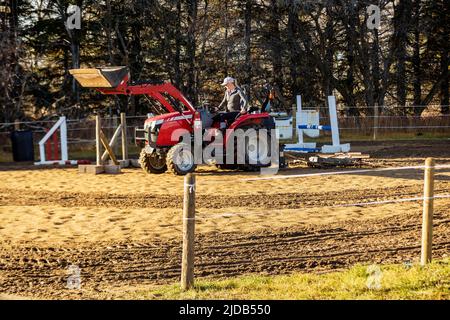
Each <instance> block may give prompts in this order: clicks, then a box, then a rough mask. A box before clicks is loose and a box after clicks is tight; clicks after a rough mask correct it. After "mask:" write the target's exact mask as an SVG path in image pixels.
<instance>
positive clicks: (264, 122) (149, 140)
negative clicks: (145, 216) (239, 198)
mask: <svg viewBox="0 0 450 320" xmlns="http://www.w3.org/2000/svg"><path fill="white" fill-rule="evenodd" d="M70 73H71V74H72V75H73V76H74V77H75V79H76V80H77V81H78V82H79V83H80V85H81V86H83V87H91V88H95V89H96V90H97V91H99V92H101V93H103V94H113V95H118V94H122V95H144V96H146V98H147V99H148V102H149V103H150V104H151V105H152V106H153V108H152V109H153V110H154V111H155V112H154V113H157V115H152V116H151V117H149V118H148V119H147V120H146V121H145V123H144V128H143V129H135V140H136V143H137V144H138V145H140V146H141V147H142V151H141V154H140V158H139V162H140V164H141V167H142V168H143V169H144V170H145V171H146V172H147V173H156V174H159V173H163V172H166V171H167V170H169V171H172V172H173V173H175V174H178V175H184V174H187V173H189V172H192V171H194V170H195V168H196V162H195V161H194V152H193V150H195V146H192V147H191V148H186V142H184V141H182V140H181V137H180V135H178V134H177V132H184V133H188V134H189V135H191V136H192V137H193V136H194V132H195V131H196V130H200V129H201V133H202V136H203V137H207V138H206V139H202V141H201V147H202V149H203V148H206V147H208V146H209V147H210V148H211V147H214V148H215V149H214V150H220V152H219V153H221V154H214V152H213V156H214V160H212V161H211V159H203V160H202V162H203V163H206V164H215V165H217V166H218V167H220V168H225V169H226V168H228V169H244V170H255V169H257V168H260V167H264V166H270V165H271V163H270V162H269V163H268V161H267V159H268V157H269V153H270V150H269V152H267V149H270V145H271V141H270V132H271V129H275V122H274V119H273V118H272V117H271V116H270V115H269V113H267V112H264V110H255V109H253V110H250V111H251V112H249V113H246V114H239V115H237V116H236V118H235V119H234V121H232V122H231V121H228V122H227V121H222V120H221V119H222V118H221V117H220V116H219V117H218V116H213V115H212V114H211V113H210V112H209V111H208V110H207V109H205V108H197V109H196V108H194V106H193V105H192V104H191V103H190V102H189V101H188V100H187V99H186V97H185V96H184V95H183V94H182V93H181V92H180V91H179V90H178V89H177V88H175V87H174V86H173V85H172V84H171V83H169V82H143V83H142V82H141V83H130V84H128V81H129V78H130V76H129V70H128V68H127V67H108V68H96V69H73V70H70ZM180 129H181V130H180ZM236 129H242V130H243V131H244V132H245V131H246V130H249V129H253V130H255V131H256V132H258V130H260V129H266V130H267V132H268V134H267V135H261V134H256V135H251V136H249V137H247V138H246V139H245V147H244V148H243V149H244V152H245V155H244V157H243V159H244V163H242V162H239V163H240V164H236V161H235V160H236V155H234V156H233V157H232V158H233V160H234V161H232V163H226V161H225V158H226V157H225V155H226V153H227V152H228V150H227V149H228V147H227V146H230V145H232V146H233V152H234V153H236V150H237V148H235V142H232V141H231V139H234V136H233V135H232V133H233V132H234V131H235V130H236ZM218 134H222V137H223V139H215V137H217V135H218ZM262 140H264V141H262ZM190 141H192V142H191V143H192V144H193V141H194V139H190ZM218 144H220V145H218ZM261 145H264V146H265V147H266V150H265V152H264V154H263V152H259V150H260V148H261ZM217 158H221V159H223V161H216V160H217Z"/></svg>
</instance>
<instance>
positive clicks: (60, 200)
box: [0, 141, 450, 298]
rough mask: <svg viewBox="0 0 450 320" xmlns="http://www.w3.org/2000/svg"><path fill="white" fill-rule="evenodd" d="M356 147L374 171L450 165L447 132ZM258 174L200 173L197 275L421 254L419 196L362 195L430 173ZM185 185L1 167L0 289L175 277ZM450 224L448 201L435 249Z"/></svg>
mask: <svg viewBox="0 0 450 320" xmlns="http://www.w3.org/2000/svg"><path fill="white" fill-rule="evenodd" d="M358 147H359V149H360V150H361V151H364V152H368V153H370V154H371V156H372V157H373V159H370V160H368V161H366V163H365V164H364V165H363V167H364V168H371V167H386V166H405V165H421V164H423V159H424V157H426V156H434V157H436V158H437V161H438V164H450V142H449V141H442V142H433V143H432V142H425V143H405V144H396V145H394V144H392V143H385V144H376V145H372V144H366V145H359V146H357V148H358ZM356 151H357V150H356ZM339 170H342V169H339ZM350 170H357V169H350ZM317 172H330V171H329V170H327V171H325V170H317V169H308V168H302V167H296V168H290V169H287V170H284V171H283V172H281V174H282V175H292V174H303V173H317ZM254 177H258V175H257V174H254V173H244V172H231V171H219V170H216V169H211V168H210V167H203V168H200V170H199V171H198V175H197V218H198V219H197V222H196V232H197V236H198V241H197V253H198V254H197V258H196V259H197V261H196V264H197V267H196V273H197V275H198V276H232V275H237V274H246V273H274V274H275V273H276V274H278V273H286V272H290V271H294V270H296V271H326V270H330V269H336V268H345V267H346V266H349V265H351V264H354V263H357V262H363V263H369V262H375V263H384V262H395V261H396V262H398V261H406V260H415V259H417V257H418V252H419V250H420V223H421V202H420V201H411V202H400V203H381V204H374V205H368V206H365V205H354V204H358V203H367V202H374V201H375V202H376V201H389V200H393V199H402V198H414V197H420V196H421V195H422V192H423V186H422V185H423V181H422V179H423V171H421V170H402V171H384V172H371V173H364V174H358V173H354V174H345V175H334V176H319V177H300V178H290V179H280V180H259V181H249V180H247V179H248V178H254ZM182 189H183V178H182V177H176V176H173V175H170V174H163V175H147V174H145V173H144V172H142V171H141V170H138V169H126V170H124V171H123V174H120V175H98V176H91V175H82V174H78V172H77V170H76V169H75V168H63V169H54V168H45V169H38V170H37V169H35V168H31V167H11V166H9V167H5V168H4V169H3V170H2V169H1V168H0V287H1V288H2V289H1V292H3V293H6V294H10V295H11V294H12V295H27V296H38V297H47V298H55V297H68V298H92V297H93V298H98V297H100V298H105V297H117V293H114V292H117V290H115V289H114V288H117V287H119V288H124V287H129V286H140V285H142V286H145V285H148V284H151V283H155V282H161V281H163V282H167V281H174V280H176V278H177V277H178V276H179V273H180V270H179V269H180V258H181V252H180V250H181V247H180V238H181V224H182V223H181V222H182V221H181V207H182V192H183V190H182ZM435 193H436V194H438V195H439V194H442V195H445V194H447V195H448V194H450V169H441V170H438V171H437V174H436V185H435ZM347 205H350V206H347ZM449 231H450V199H448V198H447V199H438V200H436V202H435V238H434V243H435V247H434V255H435V256H443V255H446V254H449V253H450V232H449ZM71 264H75V265H77V266H79V267H80V268H81V270H82V271H81V272H82V279H83V289H82V290H79V291H76V290H75V291H74V290H68V289H66V288H65V284H66V279H67V267H68V266H69V265H71ZM119 292H120V290H119Z"/></svg>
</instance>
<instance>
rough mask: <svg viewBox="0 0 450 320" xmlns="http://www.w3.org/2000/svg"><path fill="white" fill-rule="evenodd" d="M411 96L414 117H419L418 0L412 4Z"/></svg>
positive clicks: (420, 70) (420, 71)
mask: <svg viewBox="0 0 450 320" xmlns="http://www.w3.org/2000/svg"><path fill="white" fill-rule="evenodd" d="M412 64H413V74H414V75H413V95H414V115H415V116H419V115H420V114H421V113H422V111H423V108H421V107H420V102H421V101H422V68H421V59H420V0H415V3H414V44H413V57H412Z"/></svg>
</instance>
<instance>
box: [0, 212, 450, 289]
mask: <svg viewBox="0 0 450 320" xmlns="http://www.w3.org/2000/svg"><path fill="white" fill-rule="evenodd" d="M420 219H421V214H420V212H415V213H414V214H412V213H411V214H408V215H406V216H405V215H402V216H394V217H389V218H383V219H376V220H371V222H370V223H361V222H357V221H348V222H342V223H336V224H332V225H326V226H312V227H296V228H289V229H281V230H264V231H261V232H258V233H214V234H213V233H210V234H201V235H198V236H197V241H196V249H195V250H196V261H195V265H196V267H195V268H196V269H195V272H196V276H199V277H205V276H212V277H224V276H225V277H231V276H236V275H242V274H252V273H263V274H285V273H289V272H293V271H301V272H323V271H330V270H336V269H342V268H347V267H350V266H352V265H354V264H355V263H402V262H408V261H417V259H418V257H419V252H420ZM449 252H450V218H449V216H448V212H436V214H435V219H434V239H433V257H435V258H438V257H443V256H445V255H447V254H449ZM72 264H74V265H76V266H78V267H79V268H80V269H81V280H82V288H83V290H81V293H79V292H77V291H73V290H68V289H67V288H66V284H67V277H68V273H67V270H68V269H67V268H68V267H69V266H70V265H72ZM180 266H181V243H180V241H179V240H175V239H173V240H166V241H154V242H135V243H132V242H131V243H130V242H116V243H96V244H95V245H94V244H91V245H89V244H88V243H83V244H76V245H69V246H67V247H48V246H47V247H45V246H41V247H40V246H36V244H35V245H34V246H31V245H29V244H17V243H15V244H11V243H6V242H3V243H1V246H0V287H1V288H2V291H4V292H6V293H8V294H17V295H24V296H38V297H45V298H96V297H105V296H106V297H113V296H111V293H109V292H110V291H109V290H108V289H107V288H111V287H120V286H133V285H143V284H155V283H164V282H175V281H178V279H179V276H180V272H181V270H180V268H181V267H180ZM108 295H109V296H108Z"/></svg>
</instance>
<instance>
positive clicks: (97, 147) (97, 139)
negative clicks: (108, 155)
mask: <svg viewBox="0 0 450 320" xmlns="http://www.w3.org/2000/svg"><path fill="white" fill-rule="evenodd" d="M101 121H102V120H101V118H100V115H96V116H95V150H96V152H97V165H98V166H101V165H102V154H101V152H102V150H101V144H102V142H101V140H100V131H101V130H102V123H101Z"/></svg>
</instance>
